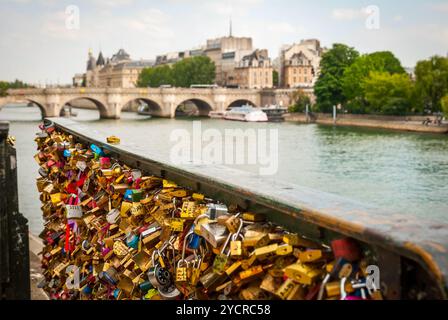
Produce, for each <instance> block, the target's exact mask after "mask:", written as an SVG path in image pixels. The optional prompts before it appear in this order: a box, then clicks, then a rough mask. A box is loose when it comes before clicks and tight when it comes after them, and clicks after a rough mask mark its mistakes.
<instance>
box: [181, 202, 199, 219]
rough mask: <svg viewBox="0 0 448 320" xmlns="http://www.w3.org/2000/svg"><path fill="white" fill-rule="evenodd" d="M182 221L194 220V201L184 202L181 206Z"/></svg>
mask: <svg viewBox="0 0 448 320" xmlns="http://www.w3.org/2000/svg"><path fill="white" fill-rule="evenodd" d="M180 217H181V218H182V219H187V220H194V219H195V218H196V203H195V202H194V201H186V202H184V203H183V205H182V210H181V212H180Z"/></svg>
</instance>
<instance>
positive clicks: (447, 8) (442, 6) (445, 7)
mask: <svg viewBox="0 0 448 320" xmlns="http://www.w3.org/2000/svg"><path fill="white" fill-rule="evenodd" d="M430 8H431V9H432V10H433V11H436V12H448V3H437V4H431V5H430Z"/></svg>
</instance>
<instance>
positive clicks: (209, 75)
mask: <svg viewBox="0 0 448 320" xmlns="http://www.w3.org/2000/svg"><path fill="white" fill-rule="evenodd" d="M215 70H216V68H215V63H214V62H213V61H212V60H211V59H210V58H209V57H205V56H197V57H192V58H186V59H183V60H181V61H179V62H177V63H176V64H174V66H173V80H174V84H175V85H176V86H177V87H183V88H188V87H190V86H191V85H193V84H213V82H214V80H215Z"/></svg>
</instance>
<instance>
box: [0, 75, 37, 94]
mask: <svg viewBox="0 0 448 320" xmlns="http://www.w3.org/2000/svg"><path fill="white" fill-rule="evenodd" d="M31 87H32V86H31V85H29V84H27V83H25V82H23V81H20V80H17V79H16V80H15V81H14V82H6V81H0V97H6V96H7V95H8V89H20V88H31Z"/></svg>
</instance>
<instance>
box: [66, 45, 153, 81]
mask: <svg viewBox="0 0 448 320" xmlns="http://www.w3.org/2000/svg"><path fill="white" fill-rule="evenodd" d="M152 66H154V61H151V60H132V59H131V57H130V55H129V54H128V53H127V52H126V51H125V50H124V49H120V50H119V51H118V52H117V53H116V54H114V55H113V56H112V58H110V59H105V58H104V56H103V53H102V52H100V53H99V55H98V58H97V59H95V57H94V56H93V54H92V52H91V51H89V58H88V60H87V70H86V73H85V75H84V79H85V80H84V82H85V86H86V87H101V88H107V87H113V88H135V87H136V86H137V81H138V77H139V75H140V73H141V72H142V70H143V69H144V68H148V67H152ZM73 82H74V84H75V82H76V83H79V75H75V77H74V78H73Z"/></svg>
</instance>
